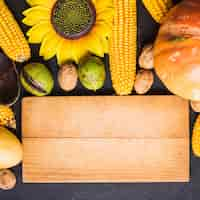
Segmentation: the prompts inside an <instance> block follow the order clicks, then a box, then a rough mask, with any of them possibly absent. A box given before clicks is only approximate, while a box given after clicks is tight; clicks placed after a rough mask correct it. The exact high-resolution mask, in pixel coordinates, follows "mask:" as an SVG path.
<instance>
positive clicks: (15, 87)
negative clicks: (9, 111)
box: [0, 52, 20, 106]
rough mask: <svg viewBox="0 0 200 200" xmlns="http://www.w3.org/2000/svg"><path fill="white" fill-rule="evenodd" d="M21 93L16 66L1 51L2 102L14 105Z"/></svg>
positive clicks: (0, 82) (0, 93)
mask: <svg viewBox="0 0 200 200" xmlns="http://www.w3.org/2000/svg"><path fill="white" fill-rule="evenodd" d="M19 95H20V84H19V77H18V72H17V70H16V66H15V64H14V62H13V61H11V60H10V59H9V58H8V57H7V56H5V55H4V54H3V53H1V52H0V104H4V105H9V106H10V105H13V104H14V103H15V102H16V101H17V99H18V98H19Z"/></svg>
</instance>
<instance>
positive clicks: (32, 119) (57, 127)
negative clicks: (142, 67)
mask: <svg viewBox="0 0 200 200" xmlns="http://www.w3.org/2000/svg"><path fill="white" fill-rule="evenodd" d="M22 132H23V145H24V161H23V181H24V182H26V183H27V182H28V183H33V182H34V183H44V182H187V181H189V106H188V102H187V101H185V100H182V99H180V98H178V97H175V96H127V97H117V96H95V97H86V96H84V97H40V98H37V97H28V98H24V100H23V105H22Z"/></svg>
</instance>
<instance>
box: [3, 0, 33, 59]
mask: <svg viewBox="0 0 200 200" xmlns="http://www.w3.org/2000/svg"><path fill="white" fill-rule="evenodd" d="M0 48H1V49H2V50H3V51H4V53H5V54H6V55H7V56H8V57H9V58H10V59H12V60H14V61H17V62H24V61H26V60H28V59H29V58H30V56H31V53H30V47H29V45H28V42H27V40H26V38H25V37H24V34H23V32H22V31H21V29H20V27H19V25H18V24H17V22H16V20H15V19H14V16H13V15H12V13H11V12H10V10H9V9H8V7H7V5H6V4H5V2H4V0H0Z"/></svg>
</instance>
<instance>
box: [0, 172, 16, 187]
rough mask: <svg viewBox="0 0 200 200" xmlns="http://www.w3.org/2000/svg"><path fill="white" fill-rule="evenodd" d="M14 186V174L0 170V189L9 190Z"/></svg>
mask: <svg viewBox="0 0 200 200" xmlns="http://www.w3.org/2000/svg"><path fill="white" fill-rule="evenodd" d="M15 185H16V177H15V174H14V173H13V172H12V171H11V170H9V169H2V170H0V189H2V190H11V189H13V188H14V187H15Z"/></svg>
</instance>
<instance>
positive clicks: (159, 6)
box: [143, 0, 173, 23]
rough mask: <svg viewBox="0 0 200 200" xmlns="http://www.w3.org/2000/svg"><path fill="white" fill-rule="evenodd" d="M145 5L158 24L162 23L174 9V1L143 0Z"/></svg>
mask: <svg viewBox="0 0 200 200" xmlns="http://www.w3.org/2000/svg"><path fill="white" fill-rule="evenodd" d="M143 4H144V6H145V7H146V9H147V10H148V11H149V13H150V14H151V16H152V17H153V19H154V20H155V21H156V22H157V23H162V21H163V19H164V17H165V15H166V14H167V13H168V11H169V9H170V8H171V7H172V5H173V3H172V0H143Z"/></svg>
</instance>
